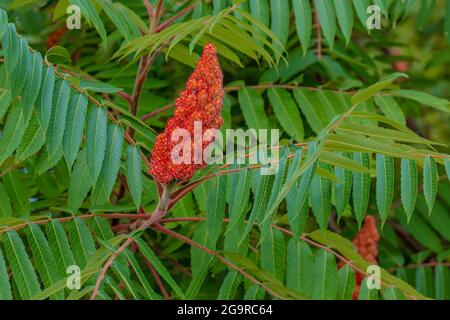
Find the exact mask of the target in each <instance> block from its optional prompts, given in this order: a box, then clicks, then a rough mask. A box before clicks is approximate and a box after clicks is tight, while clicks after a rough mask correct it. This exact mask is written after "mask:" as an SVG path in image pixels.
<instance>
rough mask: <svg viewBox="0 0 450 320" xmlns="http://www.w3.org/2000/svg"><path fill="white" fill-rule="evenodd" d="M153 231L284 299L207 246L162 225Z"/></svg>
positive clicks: (156, 226)
mask: <svg viewBox="0 0 450 320" xmlns="http://www.w3.org/2000/svg"><path fill="white" fill-rule="evenodd" d="M153 229H155V230H157V231H159V232H161V233H164V234H166V235H168V236H170V237H172V238H175V239H178V240H180V241H183V242H185V243H187V244H189V245H191V246H193V247H196V248H198V249H200V250H202V251H204V252H206V253H208V254H210V255H212V256H214V257H216V258H217V259H218V260H220V261H221V262H222V263H223V264H225V265H226V266H228V267H230V268H232V269H234V270H236V271H237V272H239V273H240V274H241V275H242V276H244V277H245V278H247V279H248V280H250V281H251V282H253V283H254V284H257V285H259V286H260V287H262V288H263V289H264V290H266V291H267V292H268V293H269V294H271V295H273V296H274V297H277V298H282V297H281V296H279V295H278V294H277V293H276V292H274V291H272V290H271V289H270V288H269V287H267V286H266V285H265V284H264V283H262V282H260V281H258V280H257V279H255V278H254V277H253V276H251V275H250V274H248V273H247V272H245V271H244V270H243V269H242V268H239V267H238V266H236V265H235V264H234V263H232V262H230V261H228V260H227V259H225V258H224V257H222V256H221V255H220V254H219V253H218V252H215V251H213V250H211V249H208V248H206V247H205V246H202V245H201V244H199V243H198V242H195V241H193V240H192V239H190V238H188V237H185V236H183V235H182V234H179V233H177V232H175V231H172V230H170V229H167V228H165V227H163V226H161V225H160V224H155V225H154V226H153Z"/></svg>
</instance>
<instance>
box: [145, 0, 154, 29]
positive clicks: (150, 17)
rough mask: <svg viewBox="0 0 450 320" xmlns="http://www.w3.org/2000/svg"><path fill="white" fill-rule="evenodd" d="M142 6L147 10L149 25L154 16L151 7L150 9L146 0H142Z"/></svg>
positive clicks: (150, 6)
mask: <svg viewBox="0 0 450 320" xmlns="http://www.w3.org/2000/svg"><path fill="white" fill-rule="evenodd" d="M144 5H145V8H146V9H147V14H148V22H149V25H151V23H152V19H153V16H154V15H155V13H154V12H153V7H152V5H151V3H150V2H148V0H144Z"/></svg>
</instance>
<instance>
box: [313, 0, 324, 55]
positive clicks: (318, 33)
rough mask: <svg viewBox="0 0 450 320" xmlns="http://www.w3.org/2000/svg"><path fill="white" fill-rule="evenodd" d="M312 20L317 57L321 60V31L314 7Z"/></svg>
mask: <svg viewBox="0 0 450 320" xmlns="http://www.w3.org/2000/svg"><path fill="white" fill-rule="evenodd" d="M314 20H315V25H316V31H317V44H316V45H317V58H318V59H319V60H322V31H321V30H320V22H319V15H318V14H317V9H316V8H315V9H314Z"/></svg>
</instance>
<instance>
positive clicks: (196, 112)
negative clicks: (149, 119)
mask: <svg viewBox="0 0 450 320" xmlns="http://www.w3.org/2000/svg"><path fill="white" fill-rule="evenodd" d="M223 96H224V91H223V74H222V70H221V69H220V65H219V60H218V58H217V54H216V48H215V47H214V46H213V45H212V44H208V45H206V46H205V47H204V49H203V53H202V56H201V58H200V60H199V62H198V65H197V68H196V69H195V71H194V73H193V74H192V75H191V76H190V78H189V80H188V82H187V85H186V90H184V91H183V92H181V94H180V97H179V98H178V99H177V100H176V102H175V106H176V109H175V114H174V117H173V118H171V119H170V120H169V121H168V122H167V125H166V128H165V130H164V132H163V133H161V134H159V135H158V136H157V137H156V142H155V146H154V147H153V151H152V155H151V158H150V168H149V169H150V170H149V171H150V174H151V175H152V176H153V177H154V178H155V179H156V180H157V181H159V182H160V183H162V184H170V183H172V182H174V181H181V182H184V181H188V180H189V179H191V178H192V176H193V175H194V173H195V171H196V170H198V169H201V168H204V167H205V166H206V163H205V161H204V159H203V160H202V161H201V163H194V161H192V163H174V162H173V161H172V158H171V150H173V147H174V146H175V145H176V144H178V143H179V141H172V139H171V138H172V133H173V132H174V130H177V129H185V130H187V131H188V132H189V133H190V136H191V141H190V143H191V148H190V149H191V152H192V154H191V157H190V159H194V152H195V151H196V148H195V141H194V139H193V138H192V137H194V123H195V122H201V126H202V131H203V132H204V131H206V130H208V129H219V128H220V127H221V126H222V123H223V120H222V117H221V116H220V113H221V111H222V106H223ZM202 140H203V139H202ZM212 140H213V139H209V140H203V141H202V149H205V148H206V147H207V146H208V145H209V144H210V143H211V141H212ZM183 143H186V142H185V141H183ZM197 143H198V142H197Z"/></svg>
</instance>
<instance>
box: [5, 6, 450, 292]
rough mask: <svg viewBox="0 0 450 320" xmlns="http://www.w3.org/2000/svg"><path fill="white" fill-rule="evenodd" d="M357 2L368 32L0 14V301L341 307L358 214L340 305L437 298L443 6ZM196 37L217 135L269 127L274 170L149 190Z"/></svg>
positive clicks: (172, 13) (212, 171)
mask: <svg viewBox="0 0 450 320" xmlns="http://www.w3.org/2000/svg"><path fill="white" fill-rule="evenodd" d="M373 2H374V3H375V4H376V5H378V6H379V7H380V8H381V12H382V14H383V24H382V29H381V30H370V32H369V31H368V30H367V29H366V20H367V17H368V15H367V13H366V8H367V6H368V5H369V4H371V3H372V1H369V0H352V1H350V0H333V1H331V0H330V1H328V0H312V1H310V0H298V1H297V0H296V1H290V0H289V1H288V0H248V1H233V2H231V1H228V0H213V1H200V0H198V1H197V0H193V1H184V2H182V3H180V2H179V1H174V0H173V1H172V0H168V1H145V0H144V1H141V0H127V1H112V0H95V1H86V0H59V1H50V0H46V1H32V0H0V6H1V8H3V9H1V10H0V38H1V39H2V40H1V48H2V50H1V56H2V57H3V58H2V60H1V62H2V63H1V64H0V131H1V135H0V237H1V238H0V299H89V298H91V299H114V298H118V299H169V298H174V299H196V298H197V299H198V298H211V299H215V298H218V299H237V298H240V299H268V298H279V299H351V298H352V294H353V291H354V289H355V281H354V278H355V275H357V274H362V275H363V278H365V277H366V276H368V273H367V267H368V266H369V265H370V264H371V263H370V262H368V261H366V260H364V258H363V257H361V256H360V255H359V253H358V251H357V250H356V248H355V246H354V245H353V243H352V242H351V240H352V239H353V238H354V236H355V235H356V234H357V232H358V229H359V228H360V227H361V225H362V223H363V221H364V218H365V216H367V215H371V216H375V217H376V220H377V224H378V228H379V230H380V238H381V239H380V241H379V247H378V252H379V256H378V263H379V265H380V267H381V268H382V269H381V289H380V290H376V289H373V290H369V289H367V286H365V282H366V281H368V280H367V279H365V280H363V282H362V284H361V288H360V291H359V296H358V298H360V299H388V300H391V299H405V298H406V299H428V298H435V299H450V290H449V288H450V270H449V266H450V250H449V249H450V247H449V241H450V231H449V230H450V216H449V209H450V200H449V197H448V195H449V194H450V183H449V181H450V158H449V155H448V149H447V145H446V144H447V143H448V141H449V137H450V131H449V127H448V123H449V121H450V101H449V100H448V99H449V98H450V97H449V94H448V92H450V90H449V89H450V82H449V80H448V79H449V72H448V70H450V69H449V63H450V60H449V57H450V47H449V41H450V38H449V35H450V5H449V4H448V2H447V3H446V2H445V1H439V0H438V1H414V0H405V1H387V0H380V1H373ZM70 4H74V5H78V6H79V7H80V8H81V13H82V28H81V30H67V29H66V27H65V23H66V18H67V15H66V8H67V6H69V5H70ZM207 43H212V44H213V45H214V46H215V47H216V48H217V53H218V55H219V57H220V64H221V67H222V69H223V72H224V83H225V87H224V91H225V93H226V96H225V99H224V108H223V110H222V117H223V118H224V125H223V127H222V128H223V129H222V130H225V129H229V128H253V129H256V130H258V129H268V128H269V129H271V128H277V129H280V130H281V131H282V135H281V138H282V139H281V148H280V154H281V158H280V160H279V163H278V170H277V172H276V174H275V175H262V174H261V171H260V170H258V166H254V165H246V164H241V165H211V166H208V167H207V168H205V169H203V170H200V171H198V172H197V173H196V175H195V176H194V177H193V178H192V179H191V181H190V182H187V183H183V184H182V183H180V184H173V185H170V188H168V187H166V186H163V185H161V184H159V183H158V182H157V181H155V180H153V178H152V176H151V175H150V173H149V160H148V159H149V156H150V154H151V151H152V148H153V144H154V141H155V138H156V133H157V132H161V131H162V130H163V128H164V126H165V123H166V121H167V119H168V118H169V117H171V116H172V114H173V107H174V100H175V98H176V97H177V95H178V93H179V92H180V91H181V90H183V89H184V83H186V80H187V78H188V76H189V74H191V73H192V67H194V66H195V65H196V63H197V60H198V58H199V53H200V52H201V49H202V47H203V46H204V45H205V44H207ZM447 178H448V179H447ZM151 213H152V214H151ZM72 265H77V266H79V267H80V268H81V288H80V289H79V290H71V289H69V288H67V283H68V281H69V282H70V281H71V273H70V272H69V273H68V268H69V267H70V266H72Z"/></svg>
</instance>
